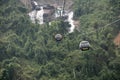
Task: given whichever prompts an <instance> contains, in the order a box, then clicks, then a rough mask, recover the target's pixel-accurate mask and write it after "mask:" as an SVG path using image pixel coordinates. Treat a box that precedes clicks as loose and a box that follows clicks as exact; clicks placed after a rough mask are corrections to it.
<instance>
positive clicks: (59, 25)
mask: <svg viewBox="0 0 120 80" xmlns="http://www.w3.org/2000/svg"><path fill="white" fill-rule="evenodd" d="M28 10H29V9H27V8H26V7H25V6H24V5H23V4H22V3H21V2H20V1H19V0H0V80H120V50H119V48H120V46H119V45H115V44H114V41H113V40H114V39H115V37H116V36H117V35H118V34H119V30H120V21H119V19H120V0H74V5H73V10H74V13H75V15H74V19H76V20H79V22H80V26H79V31H78V30H75V31H74V32H73V33H69V34H68V28H69V27H70V25H69V24H68V23H67V22H64V21H62V20H61V19H58V20H56V21H52V23H51V25H48V24H47V23H46V24H44V25H39V24H38V23H36V24H33V23H31V20H30V19H29V16H28V15H27V13H28ZM57 33H60V34H62V35H63V39H62V41H60V42H56V40H55V39H54V35H55V34H57ZM83 40H87V41H89V42H90V44H91V49H90V50H88V51H81V50H80V49H79V43H80V41H83Z"/></svg>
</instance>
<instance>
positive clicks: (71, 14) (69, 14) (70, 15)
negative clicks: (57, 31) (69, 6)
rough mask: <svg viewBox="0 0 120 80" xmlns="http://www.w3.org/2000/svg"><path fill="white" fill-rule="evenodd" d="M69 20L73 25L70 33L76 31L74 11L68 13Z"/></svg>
mask: <svg viewBox="0 0 120 80" xmlns="http://www.w3.org/2000/svg"><path fill="white" fill-rule="evenodd" d="M68 22H69V24H70V25H71V27H70V31H69V33H72V32H74V29H75V25H74V20H73V11H71V12H70V13H68Z"/></svg>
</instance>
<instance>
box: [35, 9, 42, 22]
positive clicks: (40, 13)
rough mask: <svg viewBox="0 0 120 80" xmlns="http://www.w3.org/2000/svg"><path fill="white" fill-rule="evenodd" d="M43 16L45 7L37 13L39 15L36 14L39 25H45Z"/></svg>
mask: <svg viewBox="0 0 120 80" xmlns="http://www.w3.org/2000/svg"><path fill="white" fill-rule="evenodd" d="M43 14H44V10H43V7H41V10H39V11H37V14H36V20H38V23H39V24H43V23H44V22H43Z"/></svg>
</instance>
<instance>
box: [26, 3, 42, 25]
mask: <svg viewBox="0 0 120 80" xmlns="http://www.w3.org/2000/svg"><path fill="white" fill-rule="evenodd" d="M34 3H35V5H38V4H37V2H35V1H34ZM43 14H44V10H43V7H42V6H41V10H33V11H32V12H30V13H29V14H28V15H29V16H30V19H31V21H32V22H33V23H35V21H36V20H37V22H38V23H39V24H43V23H44V22H43Z"/></svg>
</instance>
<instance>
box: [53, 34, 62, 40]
mask: <svg viewBox="0 0 120 80" xmlns="http://www.w3.org/2000/svg"><path fill="white" fill-rule="evenodd" d="M62 38H63V36H62V35H61V34H56V35H55V40H56V41H61V40H62Z"/></svg>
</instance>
